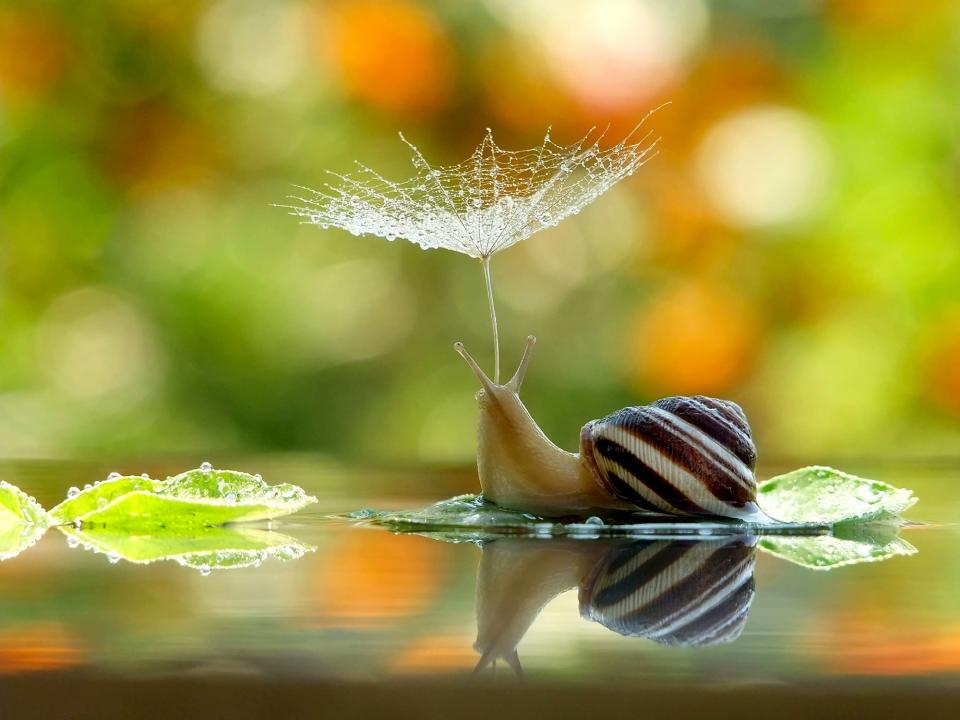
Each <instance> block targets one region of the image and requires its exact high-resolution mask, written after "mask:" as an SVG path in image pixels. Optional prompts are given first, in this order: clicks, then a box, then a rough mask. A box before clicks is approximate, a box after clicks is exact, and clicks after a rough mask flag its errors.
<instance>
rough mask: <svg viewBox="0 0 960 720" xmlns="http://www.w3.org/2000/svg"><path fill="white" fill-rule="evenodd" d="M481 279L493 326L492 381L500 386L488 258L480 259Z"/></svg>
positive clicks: (495, 316)
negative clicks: (481, 266) (484, 285)
mask: <svg viewBox="0 0 960 720" xmlns="http://www.w3.org/2000/svg"><path fill="white" fill-rule="evenodd" d="M480 262H481V263H482V264H483V278H484V280H486V283H487V304H488V305H489V306H490V324H491V325H492V326H493V381H494V382H495V383H497V384H498V385H499V384H500V331H499V329H498V328H497V311H496V310H495V309H494V307H493V284H492V283H491V282H490V256H489V255H485V256H483V257H482V258H480Z"/></svg>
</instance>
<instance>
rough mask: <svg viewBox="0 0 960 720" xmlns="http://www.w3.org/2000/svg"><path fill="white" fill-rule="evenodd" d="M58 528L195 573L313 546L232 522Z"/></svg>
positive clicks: (287, 556)
mask: <svg viewBox="0 0 960 720" xmlns="http://www.w3.org/2000/svg"><path fill="white" fill-rule="evenodd" d="M59 530H60V531H61V532H62V533H64V534H65V535H66V536H67V537H68V539H69V540H70V541H71V544H72V545H82V546H83V547H84V548H85V549H87V550H91V551H93V552H97V553H103V554H105V555H106V556H107V557H108V558H109V559H110V560H111V561H113V562H116V561H117V560H126V561H128V562H132V563H138V564H148V563H152V562H157V561H160V560H173V561H174V562H176V563H178V564H180V565H184V566H186V567H192V568H195V569H197V570H200V571H201V572H207V571H211V570H229V569H236V568H243V567H256V566H258V565H260V564H261V563H262V562H264V561H265V560H268V559H270V558H275V559H278V560H281V561H287V560H296V559H297V558H300V557H302V556H303V555H304V554H305V553H307V552H312V551H313V550H315V549H316V548H314V547H312V546H310V545H307V544H305V543H302V542H300V541H299V540H297V539H296V538H292V537H290V536H289V535H283V534H281V533H278V532H273V531H271V530H258V529H253V528H235V527H206V528H193V529H189V530H183V529H179V530H178V529H170V528H166V529H157V530H155V531H152V532H150V533H149V534H143V533H138V532H124V531H120V530H117V529H115V528H113V527H90V528H86V527H85V528H84V529H82V530H80V529H77V528H74V527H70V526H62V527H60V528H59Z"/></svg>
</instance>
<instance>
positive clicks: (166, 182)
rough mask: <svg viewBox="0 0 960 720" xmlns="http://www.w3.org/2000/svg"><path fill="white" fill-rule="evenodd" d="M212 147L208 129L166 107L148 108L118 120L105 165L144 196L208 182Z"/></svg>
mask: <svg viewBox="0 0 960 720" xmlns="http://www.w3.org/2000/svg"><path fill="white" fill-rule="evenodd" d="M212 147H213V143H212V142H211V141H210V138H209V137H208V135H207V134H206V133H205V132H204V130H203V128H201V127H199V126H198V125H196V124H195V123H193V122H191V121H190V120H188V119H187V118H185V117H182V116H180V115H178V114H176V113H174V112H172V111H171V110H169V109H168V108H165V107H163V106H161V105H155V104H145V105H143V106H140V107H137V108H135V109H133V110H131V111H128V112H126V113H123V114H121V115H119V116H118V117H117V118H116V124H115V125H114V127H113V128H112V129H111V132H110V134H109V144H108V146H107V150H106V158H105V161H106V164H107V165H108V167H109V169H110V170H111V173H112V174H113V176H114V177H115V178H116V179H117V180H118V181H119V183H120V184H121V185H123V186H124V187H125V188H126V189H127V190H129V191H131V192H132V193H135V194H143V193H149V192H152V191H156V190H158V189H165V188H169V187H171V186H177V185H183V186H190V185H193V184H196V183H198V182H202V181H204V180H206V179H207V178H209V177H210V176H211V175H212V173H213V165H214V163H213V157H212V156H213V151H212Z"/></svg>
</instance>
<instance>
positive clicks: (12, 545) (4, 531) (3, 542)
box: [0, 522, 47, 560]
mask: <svg viewBox="0 0 960 720" xmlns="http://www.w3.org/2000/svg"><path fill="white" fill-rule="evenodd" d="M46 531H47V527H46V525H36V524H33V523H16V522H15V523H9V524H6V525H2V524H0V560H9V559H10V558H12V557H16V556H17V555H19V554H20V553H22V552H23V551H24V550H26V549H27V548H28V547H31V546H32V545H33V544H34V543H35V542H36V541H37V540H39V539H40V536H41V535H43V534H44V533H45V532H46Z"/></svg>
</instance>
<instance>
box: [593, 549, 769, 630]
mask: <svg viewBox="0 0 960 720" xmlns="http://www.w3.org/2000/svg"><path fill="white" fill-rule="evenodd" d="M754 555H755V549H754V547H753V539H752V538H751V539H750V540H749V541H744V540H743V539H737V540H732V541H729V540H717V541H701V542H680V541H673V542H666V541H659V542H652V541H645V540H641V541H638V542H635V543H632V544H630V545H627V546H626V547H622V548H619V549H617V550H614V551H612V552H610V553H609V554H608V555H607V556H606V557H605V558H604V559H603V560H602V561H601V562H600V563H599V564H598V565H597V567H596V568H595V570H594V573H593V575H592V576H591V577H590V578H588V579H587V580H586V581H585V582H584V583H583V584H581V586H580V611H581V613H582V614H583V616H584V617H586V618H587V619H589V620H594V621H596V622H598V623H600V624H601V625H604V626H606V627H608V628H610V629H611V630H613V631H614V632H616V633H619V634H620V635H635V636H636V635H639V636H642V637H646V638H650V639H651V640H654V641H656V642H658V643H660V644H662V645H695V646H698V647H700V646H704V645H717V644H720V643H725V642H731V641H732V640H736V639H737V638H738V637H739V636H740V633H741V631H742V630H743V626H744V625H746V623H747V614H748V613H749V612H750V605H751V603H752V602H753V567H754V564H755V559H754Z"/></svg>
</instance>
